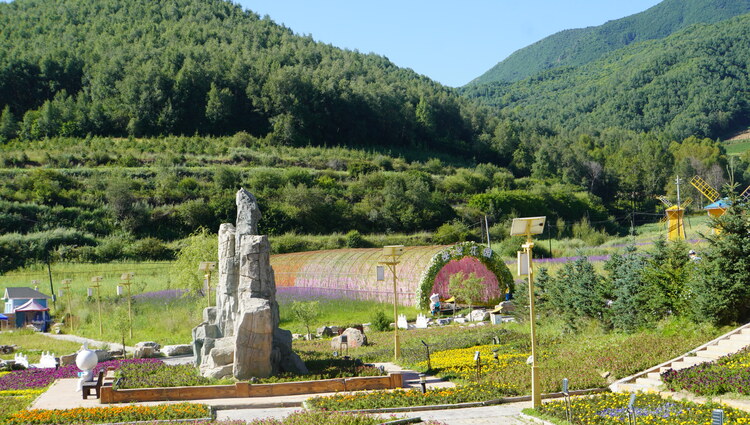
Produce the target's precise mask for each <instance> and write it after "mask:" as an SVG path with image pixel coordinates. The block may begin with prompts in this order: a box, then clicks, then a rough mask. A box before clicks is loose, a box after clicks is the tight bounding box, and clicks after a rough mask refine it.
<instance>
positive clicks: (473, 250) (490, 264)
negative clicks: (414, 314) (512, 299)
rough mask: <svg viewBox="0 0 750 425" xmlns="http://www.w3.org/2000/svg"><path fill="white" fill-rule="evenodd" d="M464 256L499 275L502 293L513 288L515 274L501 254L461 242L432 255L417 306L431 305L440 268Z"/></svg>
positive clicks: (419, 287) (473, 243) (420, 284)
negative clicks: (473, 259)
mask: <svg viewBox="0 0 750 425" xmlns="http://www.w3.org/2000/svg"><path fill="white" fill-rule="evenodd" d="M464 257H473V258H476V259H477V260H479V261H480V262H481V263H482V264H484V266H485V267H487V269H488V270H489V271H491V272H492V273H494V274H495V276H496V277H497V282H498V286H499V287H498V289H499V290H500V292H501V293H504V292H505V291H507V290H508V289H510V290H511V291H512V290H513V275H512V274H511V272H510V270H509V269H508V266H506V265H505V263H504V262H503V260H502V259H501V258H500V256H499V255H497V254H496V253H495V252H494V251H493V250H492V249H491V248H488V247H485V246H482V245H479V244H477V243H475V242H461V243H458V244H456V245H454V246H451V247H448V248H446V249H444V250H442V251H440V252H438V253H437V254H436V255H435V256H433V257H432V260H430V264H429V266H428V267H427V268H426V269H425V270H424V271H423V272H422V276H421V277H420V279H419V285H418V286H417V293H416V297H415V298H416V300H417V307H419V308H420V309H427V308H428V307H429V304H430V295H431V291H432V287H433V285H434V284H435V278H436V277H437V275H438V273H440V270H441V269H442V268H443V267H445V265H446V264H448V263H450V262H451V261H453V260H460V259H462V258H464Z"/></svg>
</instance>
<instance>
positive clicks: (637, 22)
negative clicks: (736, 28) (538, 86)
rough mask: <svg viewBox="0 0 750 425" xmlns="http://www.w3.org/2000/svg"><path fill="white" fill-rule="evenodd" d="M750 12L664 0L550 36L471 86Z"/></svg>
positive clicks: (738, 4)
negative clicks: (638, 10)
mask: <svg viewBox="0 0 750 425" xmlns="http://www.w3.org/2000/svg"><path fill="white" fill-rule="evenodd" d="M748 12H750V0H664V1H663V2H661V3H659V4H658V5H656V6H654V7H652V8H650V9H648V10H646V11H644V12H641V13H637V14H635V15H631V16H628V17H625V18H622V19H617V20H614V21H609V22H607V23H605V24H603V25H599V26H596V27H588V28H579V29H572V30H566V31H561V32H559V33H557V34H553V35H551V36H549V37H546V38H544V39H542V40H540V41H538V42H536V43H534V44H532V45H530V46H528V47H525V48H523V49H520V50H518V51H516V52H515V53H513V54H512V55H510V56H509V57H508V58H506V59H504V60H503V61H502V62H500V63H498V64H497V65H495V66H494V67H492V68H491V69H490V70H489V71H487V72H486V73H484V74H482V75H481V76H479V77H478V78H476V79H475V80H473V81H472V82H470V83H469V84H468V85H469V86H472V85H478V84H485V83H491V82H500V81H505V82H513V81H519V80H522V79H524V78H526V77H529V76H531V75H535V74H537V73H539V72H541V71H544V70H548V69H553V68H558V67H566V66H579V65H583V64H586V63H589V62H591V61H593V60H596V59H598V58H600V57H601V56H602V55H604V54H606V53H608V52H612V51H615V50H617V49H620V48H622V47H625V46H627V45H629V44H632V43H637V42H640V41H645V40H653V39H660V38H664V37H667V36H669V35H670V34H672V33H674V32H676V31H679V30H681V29H683V28H686V27H688V26H690V25H693V24H696V23H714V22H719V21H722V20H725V19H728V18H731V17H734V16H737V15H741V14H744V13H748Z"/></svg>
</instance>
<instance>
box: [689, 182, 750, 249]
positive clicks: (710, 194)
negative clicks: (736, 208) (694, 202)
mask: <svg viewBox="0 0 750 425" xmlns="http://www.w3.org/2000/svg"><path fill="white" fill-rule="evenodd" d="M690 184H692V185H693V187H695V188H696V189H698V192H700V193H701V194H703V196H704V197H705V198H706V199H708V201H709V202H710V203H709V204H708V205H706V206H705V207H703V209H704V210H706V212H708V216H709V217H711V218H717V217H721V216H722V215H724V213H725V212H727V208H729V206H730V205H731V204H732V203H731V201H729V199H727V198H721V199H719V196H720V194H719V191H718V190H716V189H714V187H713V186H711V185H710V184H708V183H706V181H705V180H703V179H702V178H700V176H695V177H693V179H692V180H690ZM748 198H750V186H748V187H747V188H745V190H744V191H742V193H740V200H741V201H743V202H747V200H748ZM711 230H712V231H713V233H714V234H716V235H718V234H719V233H721V229H718V228H713V229H711Z"/></svg>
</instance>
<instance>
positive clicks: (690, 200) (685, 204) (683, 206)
mask: <svg viewBox="0 0 750 425" xmlns="http://www.w3.org/2000/svg"><path fill="white" fill-rule="evenodd" d="M692 203H693V198H686V199H685V200H684V201H682V205H680V208H682V209H683V210H684V209H685V208H687V206H688V205H690V204H692Z"/></svg>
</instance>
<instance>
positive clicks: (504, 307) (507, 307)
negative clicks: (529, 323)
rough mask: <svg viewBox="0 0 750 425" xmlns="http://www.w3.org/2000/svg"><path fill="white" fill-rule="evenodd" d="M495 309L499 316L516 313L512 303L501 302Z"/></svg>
mask: <svg viewBox="0 0 750 425" xmlns="http://www.w3.org/2000/svg"><path fill="white" fill-rule="evenodd" d="M495 308H499V309H500V313H501V314H509V313H513V312H514V311H516V306H515V305H514V304H513V301H503V302H501V303H500V304H498V305H497V306H496V307H495Z"/></svg>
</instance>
